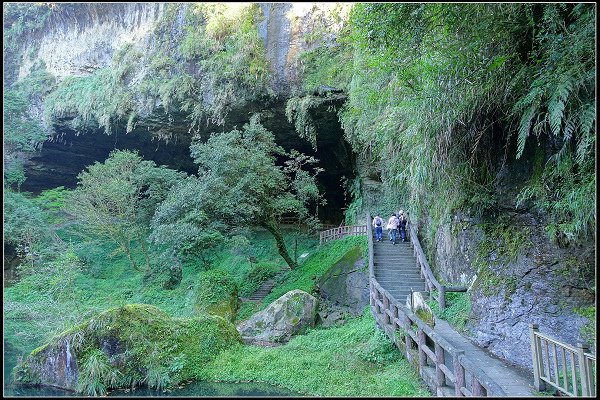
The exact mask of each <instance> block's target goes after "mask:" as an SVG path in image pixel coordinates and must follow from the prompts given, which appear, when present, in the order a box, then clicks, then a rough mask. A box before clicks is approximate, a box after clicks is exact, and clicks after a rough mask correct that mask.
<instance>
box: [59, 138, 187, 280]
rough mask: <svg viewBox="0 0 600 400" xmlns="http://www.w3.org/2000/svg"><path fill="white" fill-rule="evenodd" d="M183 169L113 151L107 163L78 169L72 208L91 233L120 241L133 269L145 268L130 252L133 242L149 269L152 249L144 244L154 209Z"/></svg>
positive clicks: (68, 207) (71, 212)
mask: <svg viewBox="0 0 600 400" xmlns="http://www.w3.org/2000/svg"><path fill="white" fill-rule="evenodd" d="M185 175H186V174H185V173H182V172H177V171H174V170H171V169H169V168H166V167H164V166H161V167H157V166H156V164H155V163H154V162H153V161H144V160H142V158H141V157H140V156H139V155H138V154H137V153H134V152H130V151H126V150H124V151H113V152H112V153H111V154H110V156H109V157H108V159H107V160H106V161H105V162H104V163H99V162H96V163H95V164H94V165H91V166H89V167H88V168H87V171H83V172H81V173H80V174H79V176H78V179H79V184H78V187H77V189H76V190H75V191H74V192H73V193H72V195H71V196H70V197H69V201H68V204H67V211H68V213H69V214H70V215H71V216H72V217H73V218H74V219H75V220H76V221H78V222H80V223H81V224H82V225H83V227H84V232H85V235H90V234H93V235H95V236H97V237H103V238H105V239H106V240H109V241H112V242H114V243H117V244H118V245H119V247H118V250H119V251H122V252H124V253H125V254H126V255H127V257H128V258H129V261H130V263H131V266H132V267H133V269H135V270H142V268H140V267H139V266H138V265H137V262H136V261H135V258H134V257H133V255H132V245H135V246H139V248H140V249H141V250H142V252H143V253H144V256H145V262H144V265H145V270H146V272H150V268H151V266H150V254H149V250H148V248H147V245H146V240H147V237H148V234H149V232H148V228H149V224H150V219H151V218H152V216H153V215H154V210H155V209H156V206H157V205H158V203H160V202H161V201H162V200H163V199H164V198H165V197H166V196H167V193H168V192H169V189H170V188H171V186H173V185H174V184H175V183H176V182H177V181H178V180H180V179H182V178H184V177H185Z"/></svg>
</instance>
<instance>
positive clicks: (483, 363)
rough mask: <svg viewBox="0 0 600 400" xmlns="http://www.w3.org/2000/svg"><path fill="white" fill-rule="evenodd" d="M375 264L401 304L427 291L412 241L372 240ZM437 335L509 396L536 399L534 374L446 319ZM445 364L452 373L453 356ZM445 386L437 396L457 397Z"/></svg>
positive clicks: (438, 325) (379, 277)
mask: <svg viewBox="0 0 600 400" xmlns="http://www.w3.org/2000/svg"><path fill="white" fill-rule="evenodd" d="M373 265H374V274H375V279H376V280H377V282H379V284H380V285H381V286H382V287H383V288H384V289H385V290H387V291H388V292H389V293H390V294H391V295H392V296H393V297H394V298H395V299H396V300H397V301H398V302H399V303H401V304H404V303H405V302H406V299H407V296H408V295H409V294H410V293H411V289H412V290H413V291H424V290H425V281H424V280H423V278H422V277H421V276H420V275H421V274H420V271H419V270H418V267H417V261H416V259H415V257H414V255H413V248H412V244H410V242H406V243H403V242H401V241H399V242H398V243H397V244H396V245H393V244H392V243H391V242H390V241H389V240H388V239H387V238H385V235H384V238H383V240H382V241H381V242H377V241H376V240H375V239H373ZM434 332H436V333H437V334H439V335H440V336H441V337H443V339H445V340H446V341H447V342H449V343H450V344H451V345H452V346H454V347H455V348H456V349H458V350H459V351H460V350H462V351H464V354H465V357H467V358H468V359H469V361H470V362H472V363H473V364H474V365H475V366H476V367H477V368H480V369H481V370H482V371H483V372H485V374H486V375H487V376H488V377H489V378H490V379H491V380H492V381H493V382H495V383H496V384H497V385H499V386H500V387H501V388H502V389H503V390H504V392H505V393H506V395H507V396H515V397H527V396H535V390H534V388H533V374H531V373H528V372H526V371H522V370H521V369H518V368H516V367H514V366H512V365H509V364H508V363H506V362H504V361H502V360H500V359H499V358H497V357H495V356H493V355H491V354H489V353H488V352H487V351H485V350H483V349H481V348H479V347H478V346H476V345H474V344H473V343H471V342H470V341H469V340H468V339H467V338H465V337H464V336H462V335H461V334H460V333H458V332H457V331H456V330H455V329H454V328H453V327H452V326H450V325H449V324H448V323H447V322H446V321H444V320H440V319H436V323H435V327H434ZM444 365H446V366H447V367H448V369H449V370H450V371H452V370H453V369H454V366H453V365H452V357H451V356H447V357H444ZM432 369H433V368H432ZM433 376H434V377H435V369H433ZM470 380H471V376H470V374H468V371H467V374H466V376H465V381H466V382H470ZM446 385H447V386H445V387H443V388H442V390H440V391H439V392H438V393H441V394H444V395H449V396H454V386H453V383H452V382H447V384H446Z"/></svg>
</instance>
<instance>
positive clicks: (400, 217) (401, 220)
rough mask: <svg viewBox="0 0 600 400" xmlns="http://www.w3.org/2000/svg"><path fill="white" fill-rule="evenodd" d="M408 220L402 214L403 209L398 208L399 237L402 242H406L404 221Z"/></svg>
mask: <svg viewBox="0 0 600 400" xmlns="http://www.w3.org/2000/svg"><path fill="white" fill-rule="evenodd" d="M407 222H408V219H407V218H406V215H404V211H402V210H400V211H399V212H398V229H399V230H400V239H402V241H403V242H406V223H407Z"/></svg>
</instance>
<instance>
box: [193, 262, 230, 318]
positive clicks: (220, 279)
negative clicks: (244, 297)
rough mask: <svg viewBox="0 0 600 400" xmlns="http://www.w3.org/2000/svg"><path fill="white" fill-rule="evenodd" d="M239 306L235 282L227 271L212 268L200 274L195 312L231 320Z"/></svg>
mask: <svg viewBox="0 0 600 400" xmlns="http://www.w3.org/2000/svg"><path fill="white" fill-rule="evenodd" d="M239 308H240V300H239V298H238V288H237V284H236V283H235V281H234V280H233V278H232V277H231V276H230V275H229V274H228V273H227V272H225V271H222V270H218V269H214V270H210V271H207V272H203V273H202V275H200V279H199V281H198V294H197V297H196V304H195V306H194V310H195V311H196V312H197V313H199V314H202V313H208V314H212V315H218V316H220V317H223V318H225V319H226V320H228V321H230V322H233V321H234V320H235V317H236V315H237V312H238V309H239Z"/></svg>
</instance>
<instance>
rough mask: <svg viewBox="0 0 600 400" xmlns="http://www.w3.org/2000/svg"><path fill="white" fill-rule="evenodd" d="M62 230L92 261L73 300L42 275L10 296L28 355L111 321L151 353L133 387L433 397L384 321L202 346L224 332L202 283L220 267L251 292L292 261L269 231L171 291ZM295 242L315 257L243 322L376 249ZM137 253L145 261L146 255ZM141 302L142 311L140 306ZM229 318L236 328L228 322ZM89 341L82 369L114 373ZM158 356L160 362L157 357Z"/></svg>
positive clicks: (247, 309)
mask: <svg viewBox="0 0 600 400" xmlns="http://www.w3.org/2000/svg"><path fill="white" fill-rule="evenodd" d="M58 234H59V235H60V236H61V237H62V239H63V240H64V241H65V242H66V243H71V246H72V249H73V251H74V252H75V253H76V254H77V255H78V256H79V258H80V259H81V260H82V261H83V263H84V265H85V267H84V268H83V270H82V271H79V272H77V274H76V276H75V277H74V281H73V282H74V283H73V293H72V296H70V297H68V298H62V299H61V301H60V302H59V301H57V300H56V299H53V298H52V296H51V295H50V294H49V292H48V291H47V287H46V286H47V284H46V281H47V277H46V276H39V275H36V274H33V275H30V276H27V277H24V278H22V279H21V280H20V281H19V282H18V283H16V284H14V285H13V286H10V287H7V288H5V291H4V294H5V303H4V311H5V339H6V340H9V341H10V342H11V345H14V346H15V347H17V348H18V349H19V353H20V354H21V355H23V356H26V355H28V354H29V352H31V351H32V350H34V349H35V348H36V347H40V346H43V345H45V344H46V343H51V342H52V340H53V338H54V337H55V336H56V335H58V334H60V333H63V334H68V335H73V334H74V333H75V332H79V331H85V332H92V331H98V329H99V328H100V327H101V325H105V328H106V326H111V331H113V330H114V332H120V333H119V335H121V336H123V337H128V338H130V339H131V340H133V341H134V342H135V343H136V344H135V345H132V346H133V347H132V349H133V351H134V352H136V354H142V353H143V354H145V356H143V357H140V360H141V361H142V362H141V364H140V365H144V366H145V368H142V369H141V370H137V371H136V370H134V369H133V368H131V370H130V371H128V373H127V374H124V375H126V376H127V380H128V382H127V383H133V382H132V381H138V382H141V381H143V380H144V379H145V382H146V383H148V384H152V385H153V386H154V387H163V386H168V385H169V384H173V383H175V382H177V381H178V380H180V379H189V378H197V379H203V380H229V381H241V380H253V381H266V382H270V383H273V384H277V385H279V386H284V387H287V388H289V389H292V390H298V391H300V392H302V393H311V394H315V395H334V396H335V395H350V394H352V395H360V394H364V395H369V396H380V395H399V396H408V395H424V396H426V395H428V393H427V392H426V391H425V390H424V389H423V388H422V387H421V386H419V384H418V383H417V382H420V381H419V380H418V378H416V375H415V372H414V370H412V369H411V367H410V366H409V365H408V363H406V362H405V360H403V359H401V358H400V355H399V352H397V350H393V349H391V348H390V346H391V344H390V343H389V342H388V341H387V340H386V339H385V338H383V337H381V336H380V334H379V333H378V332H375V330H374V326H375V325H374V321H373V320H372V318H371V317H370V316H368V315H367V316H365V317H363V318H361V319H357V320H352V321H349V322H348V323H347V324H346V325H345V326H343V327H341V328H331V329H329V330H325V329H313V330H309V331H308V332H307V334H305V335H302V336H299V337H297V338H296V339H294V340H292V341H291V342H290V343H289V344H287V345H284V346H280V347H278V348H272V349H271V348H259V347H254V346H245V345H242V344H239V345H233V346H231V347H228V346H221V347H219V346H215V344H214V340H205V341H203V342H202V343H204V344H205V345H206V346H198V343H199V342H198V340H197V338H198V337H208V336H210V334H211V332H210V330H211V329H214V330H221V328H220V325H219V324H208V325H207V324H200V323H199V322H197V321H199V320H202V318H205V319H206V318H210V317H208V316H203V317H195V310H194V307H195V305H196V302H197V299H198V293H199V290H198V289H199V285H200V281H201V277H202V276H203V275H204V274H207V272H208V271H219V270H220V271H223V272H226V273H228V274H229V275H230V276H231V278H232V280H233V281H234V282H236V284H237V285H238V286H239V287H240V290H242V288H244V285H245V284H247V282H245V281H244V280H245V278H246V277H248V275H249V274H250V272H251V271H253V270H254V269H256V266H257V265H258V264H269V265H277V263H282V260H281V259H280V257H279V255H278V252H277V248H276V246H275V242H274V240H273V239H272V238H271V237H270V235H269V234H268V233H267V232H263V231H257V232H254V233H253V235H252V236H251V237H250V238H249V240H248V241H247V242H244V241H239V242H238V241H235V242H233V243H229V244H228V245H227V246H225V247H223V248H221V249H219V250H218V252H215V254H211V255H209V260H210V263H209V265H208V269H207V265H206V263H204V262H201V261H200V260H189V261H188V262H187V263H185V264H184V268H183V277H182V281H181V283H180V284H179V285H178V286H177V287H176V288H174V289H173V290H165V289H163V288H162V286H161V285H160V282H158V281H155V280H152V279H151V280H144V277H143V275H142V274H141V273H136V272H134V271H132V270H131V267H130V265H129V262H128V261H127V259H126V258H125V257H124V256H112V255H111V253H112V252H113V250H114V248H113V247H112V246H111V245H109V244H106V243H100V242H97V241H93V240H92V241H89V242H82V241H81V240H80V239H78V238H77V237H75V236H73V235H71V234H70V233H69V230H68V228H65V229H59V230H58ZM286 237H287V240H288V242H289V244H290V245H293V244H294V242H295V241H296V239H297V240H298V251H297V255H300V254H303V253H309V255H308V256H307V257H305V258H303V261H300V266H299V267H298V268H297V269H295V270H293V271H290V272H288V273H286V274H285V275H283V277H282V279H281V280H280V281H279V282H278V283H277V286H276V288H275V290H274V293H272V294H271V295H270V296H269V298H267V299H265V302H264V303H262V304H259V305H253V304H251V303H246V304H245V305H244V306H242V309H240V310H239V312H238V321H240V320H242V319H245V318H246V317H249V316H250V315H251V314H252V313H254V312H256V311H258V310H260V309H262V308H264V307H266V306H267V305H268V304H269V303H270V302H272V301H273V300H275V299H277V298H278V297H280V296H281V295H282V294H284V293H286V292H288V291H289V290H293V289H301V290H304V291H307V292H309V293H310V292H313V290H314V288H315V283H316V282H317V281H318V279H319V278H320V277H321V276H322V275H323V274H325V273H326V272H327V270H328V268H330V267H331V265H333V264H335V263H336V262H337V261H338V260H339V259H341V258H342V257H343V256H344V255H345V254H346V253H347V252H348V251H350V250H352V249H354V248H357V247H358V248H361V250H362V251H363V252H364V251H365V248H366V238H364V237H349V238H346V239H343V240H339V241H335V242H331V243H328V244H326V245H323V246H320V247H319V246H318V241H317V238H316V237H314V236H310V235H309V234H307V233H294V232H293V231H288V232H287V236H286ZM291 248H293V247H291ZM136 256H138V257H140V258H141V257H142V255H141V254H137V255H136ZM249 256H251V257H254V259H251V258H249ZM257 275H260V274H257ZM246 290H247V289H246ZM132 303H133V304H137V303H139V304H140V305H134V306H132V305H130V304H132ZM142 303H143V305H141V304H142ZM248 304H250V305H248ZM130 307H133V308H134V311H133V314H132V315H137V317H132V316H131V315H130V317H128V318H126V319H127V320H132V321H133V322H132V323H125V319H122V318H120V317H118V315H122V316H124V315H128V314H131V310H130V311H121V314H119V311H118V310H129V309H130ZM107 310H108V311H107ZM94 316H96V317H94ZM98 316H103V317H98ZM91 317H94V318H95V320H94V321H96V325H97V326H96V329H95V330H90V329H89V324H90V322H89V320H90V318H91ZM138 317H139V318H138ZM144 319H152V320H153V321H155V324H154V325H153V327H148V326H146V324H144V323H142V321H143V320H144ZM109 320H110V321H111V322H110V323H109V322H108V321H109ZM102 321H103V322H102ZM135 321H137V322H135ZM194 321H196V322H194ZM220 321H222V324H227V322H226V321H225V320H223V319H220ZM100 322H102V323H100ZM228 326H230V325H228ZM213 333H214V332H213ZM173 335H175V336H173ZM378 335H379V336H378ZM88 336H89V337H90V341H89V342H85V343H87V344H84V345H83V346H82V347H81V350H78V351H80V352H81V353H80V355H81V357H82V358H81V360H82V363H81V365H82V368H84V369H85V370H86V371H87V372H88V373H91V372H92V370H93V369H94V368H95V369H96V370H98V371H104V373H105V376H108V375H109V372H110V371H112V370H111V369H109V368H106V366H107V363H108V365H109V364H110V362H109V360H108V358H107V357H106V356H103V355H102V354H100V353H99V352H98V349H99V347H98V346H94V345H92V343H93V341H91V338H92V337H94V335H89V334H88ZM174 338H175V339H174ZM192 342H193V343H192ZM130 343H133V342H130ZM188 347H190V348H192V349H193V350H190V349H188ZM222 347H228V349H227V350H226V351H225V352H221V353H220V355H219V357H218V358H219V359H220V358H221V355H222V356H223V359H222V360H219V361H217V360H212V361H211V359H212V357H213V356H214V355H215V351H216V349H220V348H222ZM42 349H43V347H42V348H40V349H39V350H38V352H39V351H40V350H42ZM183 349H186V350H185V351H184V350H183ZM152 354H154V356H152V357H149V356H147V355H152ZM234 361H235V362H234ZM132 365H133V364H132ZM330 370H331V371H330ZM98 376H99V377H101V376H103V375H102V374H100V375H98ZM407 377H408V378H407ZM123 379H125V378H123ZM103 382H104V383H103ZM121 383H122V382H121ZM103 386H104V388H106V387H108V386H109V382H108V381H106V382H105V381H103V380H102V379H101V378H98V379H95V380H88V381H87V383H86V382H83V383H82V387H81V389H82V390H84V391H86V390H87V392H88V393H93V392H94V390H96V392H97V393H101V392H102V390H103V389H102V387H103Z"/></svg>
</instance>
